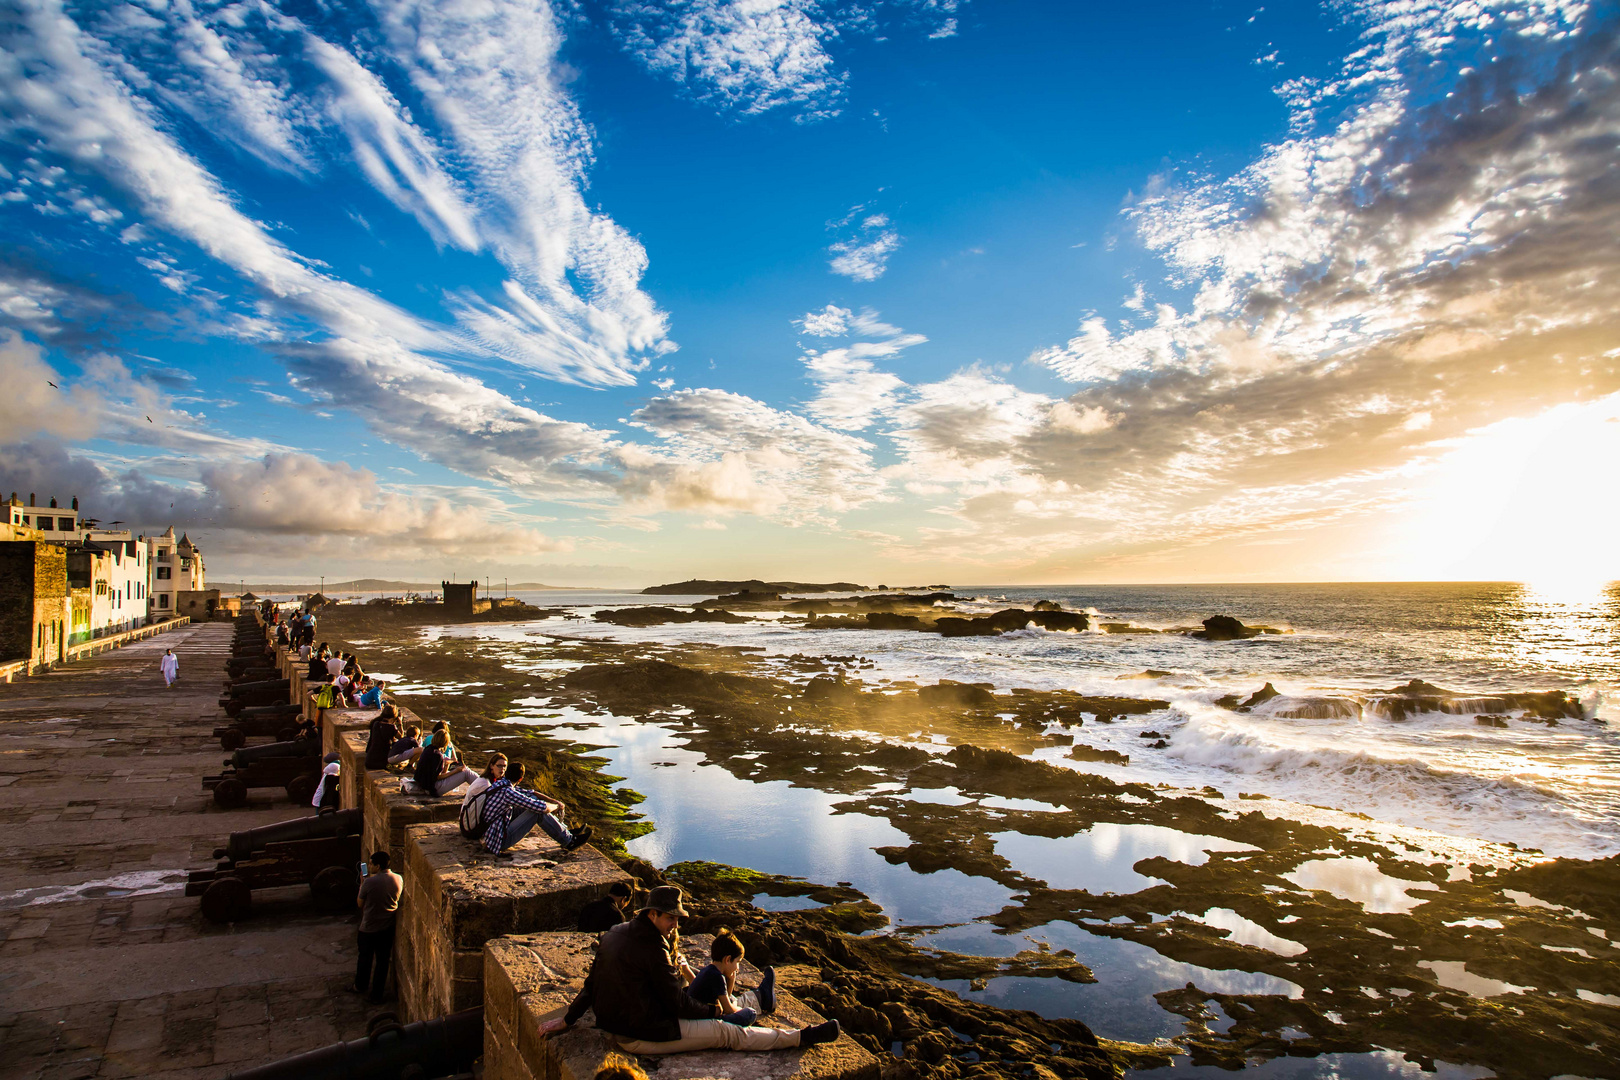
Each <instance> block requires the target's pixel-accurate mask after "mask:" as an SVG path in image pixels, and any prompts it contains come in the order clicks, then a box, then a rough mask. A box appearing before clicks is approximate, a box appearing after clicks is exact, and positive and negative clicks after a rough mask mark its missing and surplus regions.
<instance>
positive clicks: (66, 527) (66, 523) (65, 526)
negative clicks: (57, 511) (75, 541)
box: [56, 518, 73, 532]
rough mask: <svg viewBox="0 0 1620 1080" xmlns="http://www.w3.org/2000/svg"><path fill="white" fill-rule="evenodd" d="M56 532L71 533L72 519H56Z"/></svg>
mask: <svg viewBox="0 0 1620 1080" xmlns="http://www.w3.org/2000/svg"><path fill="white" fill-rule="evenodd" d="M56 530H57V531H58V532H72V531H73V519H72V518H57V519H56Z"/></svg>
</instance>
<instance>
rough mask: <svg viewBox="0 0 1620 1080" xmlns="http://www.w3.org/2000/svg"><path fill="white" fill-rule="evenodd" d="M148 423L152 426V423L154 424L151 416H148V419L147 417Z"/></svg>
mask: <svg viewBox="0 0 1620 1080" xmlns="http://www.w3.org/2000/svg"><path fill="white" fill-rule="evenodd" d="M146 422H147V423H148V424H150V423H151V422H152V418H151V417H150V416H148V417H147V418H146Z"/></svg>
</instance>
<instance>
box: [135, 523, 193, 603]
mask: <svg viewBox="0 0 1620 1080" xmlns="http://www.w3.org/2000/svg"><path fill="white" fill-rule="evenodd" d="M143 540H144V542H145V544H146V568H147V574H148V576H147V581H148V583H149V592H148V596H149V603H148V605H147V611H148V613H149V614H151V615H153V616H156V617H158V618H166V617H168V616H170V615H174V614H190V612H181V611H180V599H181V597H180V594H181V593H192V592H202V591H203V590H204V587H205V586H204V584H203V582H204V576H203V559H202V552H201V551H199V550H198V549H197V548H196V546H195V545H194V544H192V542H191V538H190V537H188V536H186V535H185V534H184V533H182V534H181V535H180V539H179V540H178V541H176V540H175V538H174V526H172V525H171V526H170V527H169V528H167V529H165V530H164V532H163V535H162V536H154V537H144V538H143Z"/></svg>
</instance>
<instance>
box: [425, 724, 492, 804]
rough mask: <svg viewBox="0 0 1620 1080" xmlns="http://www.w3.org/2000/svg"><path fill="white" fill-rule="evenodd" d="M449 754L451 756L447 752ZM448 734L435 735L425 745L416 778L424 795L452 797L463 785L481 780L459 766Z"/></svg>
mask: <svg viewBox="0 0 1620 1080" xmlns="http://www.w3.org/2000/svg"><path fill="white" fill-rule="evenodd" d="M447 752H448V753H447ZM454 753H455V750H454V748H453V747H451V745H450V740H449V733H448V732H434V733H433V734H432V735H430V736H429V737H428V739H427V741H426V742H424V743H423V744H422V752H421V754H419V755H417V758H416V770H415V772H414V774H413V775H412V779H413V781H414V782H415V784H416V788H417V790H418V791H420V792H422V793H423V794H424V795H448V794H450V792H452V791H454V790H456V788H458V787H460V786H461V785H462V784H470V783H472V782H473V781H474V780H476V779H478V774H477V773H475V772H473V771H472V770H471V769H469V768H467V766H465V765H460V764H457V763H456V761H455V759H454V757H453V756H452V755H454Z"/></svg>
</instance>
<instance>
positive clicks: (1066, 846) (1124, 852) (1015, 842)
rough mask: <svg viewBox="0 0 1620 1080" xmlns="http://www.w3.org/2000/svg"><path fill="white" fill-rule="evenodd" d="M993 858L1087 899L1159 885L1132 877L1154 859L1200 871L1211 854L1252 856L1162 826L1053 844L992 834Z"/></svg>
mask: <svg viewBox="0 0 1620 1080" xmlns="http://www.w3.org/2000/svg"><path fill="white" fill-rule="evenodd" d="M991 839H992V840H994V841H995V844H996V854H998V855H1000V856H1001V857H1002V858H1004V859H1006V860H1007V861H1008V862H1010V863H1011V864H1012V865H1013V866H1014V868H1016V869H1018V870H1019V871H1020V872H1021V873H1024V874H1026V875H1028V876H1030V877H1036V878H1040V879H1041V880H1043V881H1045V882H1046V883H1047V885H1049V886H1050V887H1051V888H1054V889H1085V890H1086V891H1088V892H1090V893H1092V894H1093V895H1097V896H1100V895H1102V894H1103V893H1119V894H1122V895H1123V894H1127V893H1134V892H1140V891H1141V890H1143V889H1146V888H1150V887H1152V886H1154V885H1162V884H1163V882H1162V881H1160V880H1159V879H1158V878H1154V877H1148V876H1147V875H1145V874H1139V873H1137V872H1136V871H1135V870H1134V869H1133V867H1134V866H1135V865H1136V864H1137V863H1138V862H1140V861H1141V860H1143V859H1151V858H1154V857H1160V858H1165V859H1172V860H1174V861H1176V862H1183V863H1186V864H1188V865H1189V866H1202V865H1203V864H1204V863H1206V862H1208V861H1209V853H1210V852H1212V851H1258V850H1260V849H1259V848H1257V847H1255V846H1254V845H1252V844H1243V843H1239V842H1238V841H1236V840H1226V839H1223V838H1221V837H1219V836H1200V835H1198V834H1197V833H1189V832H1182V831H1181V830H1179V829H1171V828H1167V827H1165V826H1163V825H1137V824H1129V825H1121V824H1115V823H1112V822H1104V823H1101V824H1097V825H1093V826H1092V827H1091V828H1089V829H1086V830H1085V831H1084V832H1080V833H1076V834H1075V835H1074V836H1067V837H1062V838H1058V839H1053V838H1052V837H1048V836H1026V835H1025V834H1023V833H1018V832H1003V833H994V834H992V836H991Z"/></svg>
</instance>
